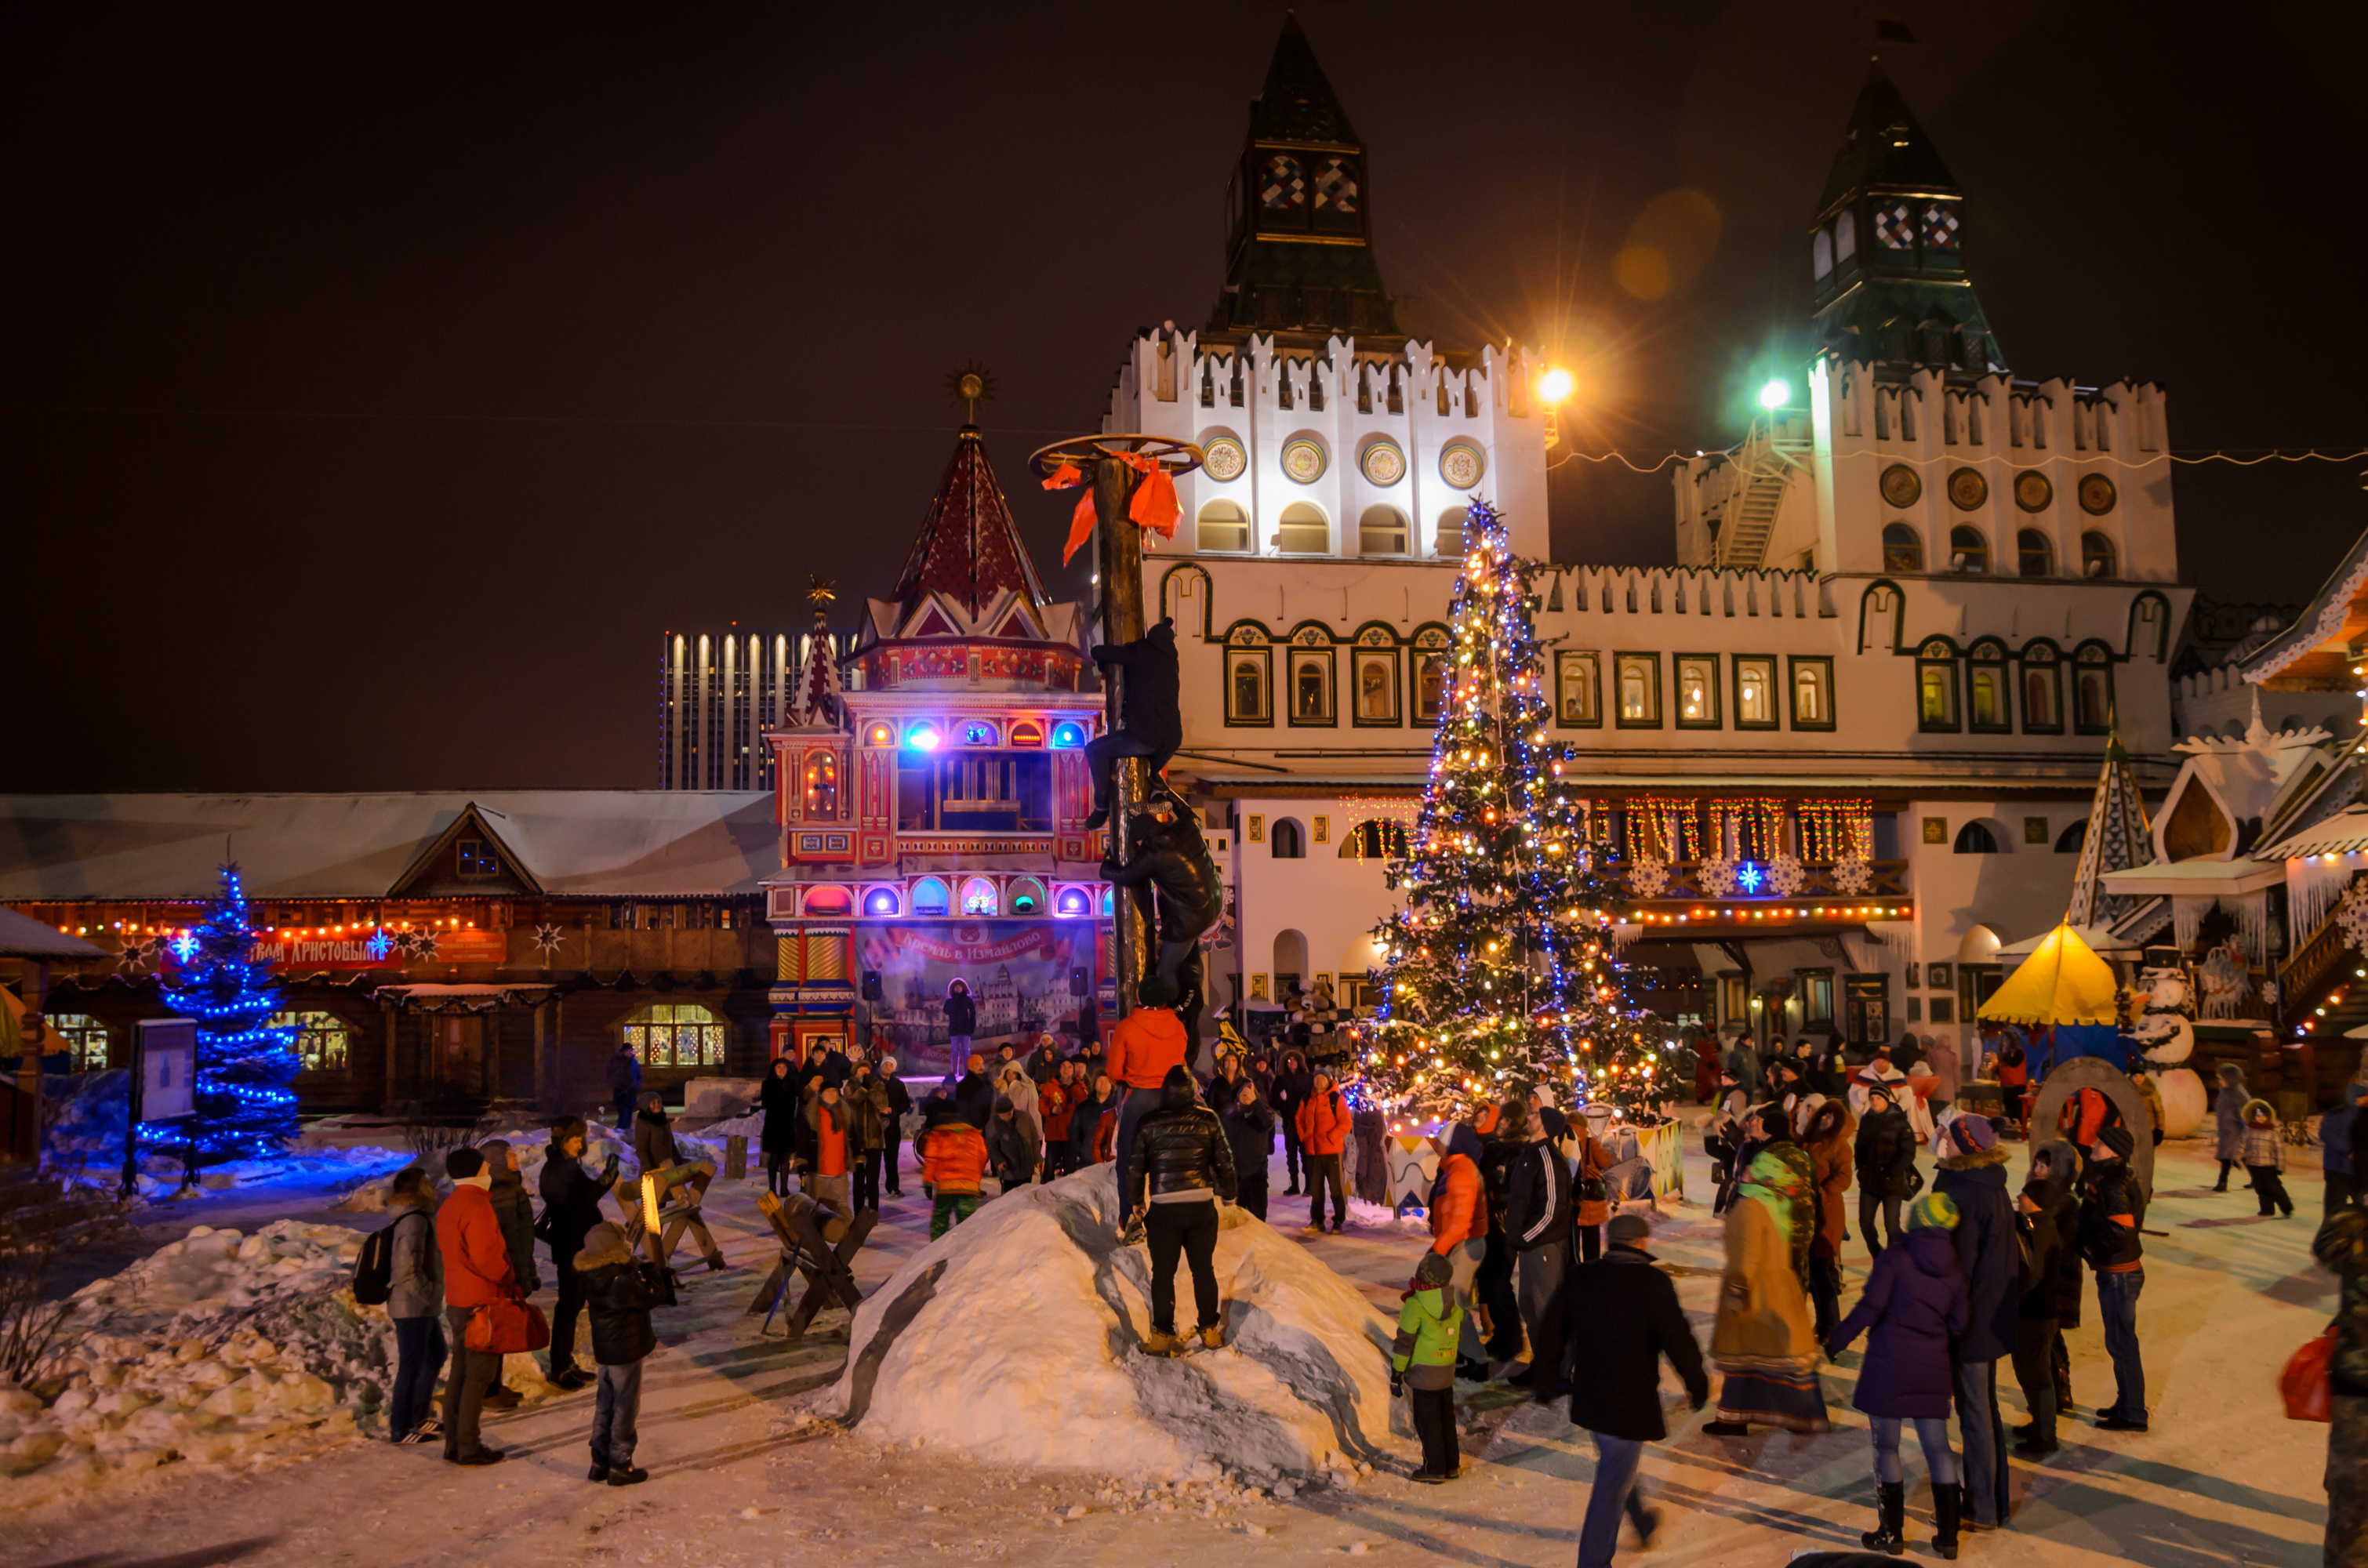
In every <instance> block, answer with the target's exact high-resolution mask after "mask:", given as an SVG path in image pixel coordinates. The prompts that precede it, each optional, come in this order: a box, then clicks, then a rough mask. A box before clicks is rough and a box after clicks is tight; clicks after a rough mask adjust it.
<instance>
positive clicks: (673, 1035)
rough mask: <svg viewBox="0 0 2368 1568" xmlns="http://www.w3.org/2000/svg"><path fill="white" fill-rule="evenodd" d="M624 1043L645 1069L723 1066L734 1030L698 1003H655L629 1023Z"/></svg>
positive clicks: (630, 1019)
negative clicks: (639, 1059) (630, 1048)
mask: <svg viewBox="0 0 2368 1568" xmlns="http://www.w3.org/2000/svg"><path fill="white" fill-rule="evenodd" d="M624 1040H625V1043H626V1044H627V1045H629V1046H631V1047H632V1050H633V1054H634V1055H635V1056H638V1057H640V1058H641V1060H642V1064H643V1066H645V1067H721V1066H723V1056H724V1052H725V1051H726V1050H728V1049H729V1047H730V1046H731V1043H732V1030H731V1026H729V1025H727V1024H726V1023H725V1022H724V1021H723V1019H722V1018H721V1017H717V1016H716V1015H715V1014H714V1013H712V1012H711V1011H710V1010H709V1009H707V1008H706V1007H703V1006H700V1005H699V1004H698V1003H696V1002H653V1003H651V1004H650V1005H649V1006H646V1007H643V1009H642V1010H641V1011H640V1012H638V1013H635V1014H634V1015H633V1016H632V1017H629V1018H627V1019H626V1020H625V1023H624Z"/></svg>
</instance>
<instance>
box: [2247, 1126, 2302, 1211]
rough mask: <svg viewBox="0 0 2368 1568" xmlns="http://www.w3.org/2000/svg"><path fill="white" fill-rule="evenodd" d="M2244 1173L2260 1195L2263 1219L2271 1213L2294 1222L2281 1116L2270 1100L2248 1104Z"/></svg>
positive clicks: (2292, 1200)
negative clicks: (2277, 1213) (2273, 1108)
mask: <svg viewBox="0 0 2368 1568" xmlns="http://www.w3.org/2000/svg"><path fill="white" fill-rule="evenodd" d="M2244 1154H2245V1169H2246V1171H2247V1172H2248V1173H2249V1174H2250V1175H2251V1176H2252V1178H2253V1190H2254V1191H2255V1192H2256V1193H2259V1194H2260V1199H2261V1215H2262V1218H2264V1219H2266V1218H2268V1217H2269V1215H2270V1213H2271V1211H2272V1210H2276V1211H2277V1212H2280V1213H2283V1215H2284V1216H2285V1217H2286V1218H2287V1219H2289V1220H2291V1219H2293V1218H2294V1199H2292V1198H2291V1197H2289V1196H2287V1194H2286V1184H2285V1175H2284V1173H2285V1168H2286V1142H2285V1139H2284V1138H2283V1137H2281V1136H2280V1135H2279V1130H2278V1113H2277V1112H2276V1111H2274V1110H2271V1108H2270V1102H2269V1101H2267V1100H2248V1101H2246V1102H2245V1141H2244Z"/></svg>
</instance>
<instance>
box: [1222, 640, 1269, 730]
mask: <svg viewBox="0 0 2368 1568" xmlns="http://www.w3.org/2000/svg"><path fill="white" fill-rule="evenodd" d="M1273 667H1274V653H1273V650H1271V649H1268V648H1234V649H1229V650H1227V652H1226V653H1225V722H1226V723H1228V724H1271V723H1273V722H1274V711H1273V710H1272V708H1271V707H1269V700H1268V697H1267V679H1268V674H1267V672H1268V671H1269V670H1271V669H1272V668H1273Z"/></svg>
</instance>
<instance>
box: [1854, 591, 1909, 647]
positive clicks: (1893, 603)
mask: <svg viewBox="0 0 2368 1568" xmlns="http://www.w3.org/2000/svg"><path fill="white" fill-rule="evenodd" d="M1883 616H1888V617H1890V619H1891V635H1890V641H1889V643H1888V646H1889V648H1890V650H1891V651H1892V652H1893V653H1903V652H1905V651H1906V649H1905V647H1904V644H1905V643H1906V642H1907V595H1906V594H1904V593H1902V592H1900V589H1899V585H1898V584H1896V583H1895V582H1893V581H1892V580H1891V579H1890V578H1888V577H1877V578H1876V579H1875V580H1874V581H1873V582H1872V583H1869V584H1868V585H1866V591H1865V592H1863V593H1861V594H1860V595H1859V597H1858V651H1859V652H1860V653H1865V652H1866V650H1867V641H1866V633H1867V626H1868V623H1869V622H1870V621H1872V620H1874V619H1877V618H1879V617H1883Z"/></svg>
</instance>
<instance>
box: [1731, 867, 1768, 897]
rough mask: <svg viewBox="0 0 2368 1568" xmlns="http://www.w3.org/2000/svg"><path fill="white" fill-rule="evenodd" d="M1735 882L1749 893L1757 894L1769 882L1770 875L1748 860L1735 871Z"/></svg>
mask: <svg viewBox="0 0 2368 1568" xmlns="http://www.w3.org/2000/svg"><path fill="white" fill-rule="evenodd" d="M1735 881H1736V885H1738V886H1739V887H1741V888H1742V889H1743V891H1744V892H1747V893H1756V892H1759V889H1760V885H1761V884H1762V883H1764V882H1766V881H1768V873H1767V872H1765V871H1763V870H1761V869H1759V867H1757V866H1755V865H1753V864H1752V863H1751V862H1750V861H1748V860H1746V861H1744V862H1743V864H1741V865H1739V866H1737V867H1736V869H1735Z"/></svg>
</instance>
